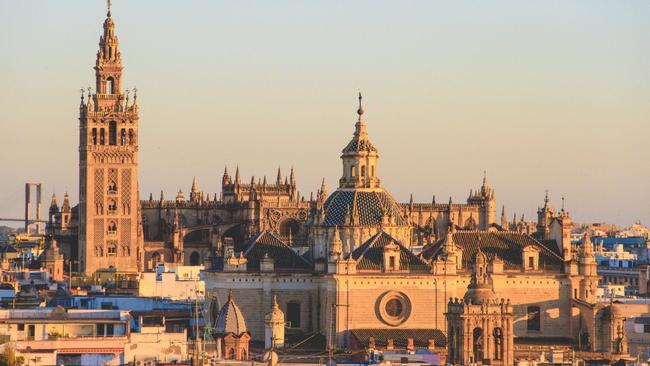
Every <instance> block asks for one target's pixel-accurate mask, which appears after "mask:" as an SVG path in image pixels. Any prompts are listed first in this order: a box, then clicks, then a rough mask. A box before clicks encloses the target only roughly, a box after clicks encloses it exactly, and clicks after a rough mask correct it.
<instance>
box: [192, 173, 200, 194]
mask: <svg viewBox="0 0 650 366" xmlns="http://www.w3.org/2000/svg"><path fill="white" fill-rule="evenodd" d="M198 191H199V181H198V179H196V175H195V176H194V180H193V181H192V193H196V192H198Z"/></svg>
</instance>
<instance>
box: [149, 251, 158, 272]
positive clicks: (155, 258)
mask: <svg viewBox="0 0 650 366" xmlns="http://www.w3.org/2000/svg"><path fill="white" fill-rule="evenodd" d="M158 263H160V253H158V252H153V254H152V255H151V265H152V266H153V268H155V267H157V266H158Z"/></svg>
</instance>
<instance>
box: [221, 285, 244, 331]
mask: <svg viewBox="0 0 650 366" xmlns="http://www.w3.org/2000/svg"><path fill="white" fill-rule="evenodd" d="M214 331H215V334H216V335H225V334H229V333H232V334H235V335H237V336H240V335H242V334H244V333H247V332H248V330H247V329H246V321H245V320H244V316H243V315H242V312H241V310H239V306H237V304H236V303H235V297H234V296H233V293H232V290H230V294H229V295H228V301H227V302H226V303H225V304H224V305H223V307H222V308H221V310H219V315H218V316H217V320H216V321H215V322H214Z"/></svg>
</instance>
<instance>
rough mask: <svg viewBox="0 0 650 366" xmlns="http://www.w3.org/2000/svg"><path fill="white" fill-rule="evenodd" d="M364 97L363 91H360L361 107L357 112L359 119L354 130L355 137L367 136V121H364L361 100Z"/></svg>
mask: <svg viewBox="0 0 650 366" xmlns="http://www.w3.org/2000/svg"><path fill="white" fill-rule="evenodd" d="M362 99H363V97H362V96H361V92H359V108H358V109H357V114H358V115H359V119H358V120H357V123H356V124H355V126H354V127H355V131H354V136H355V137H361V138H365V137H366V136H367V135H366V123H365V122H364V121H363V118H362V117H361V116H363V106H362V105H361V100H362Z"/></svg>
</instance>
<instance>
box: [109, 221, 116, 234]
mask: <svg viewBox="0 0 650 366" xmlns="http://www.w3.org/2000/svg"><path fill="white" fill-rule="evenodd" d="M115 232H117V223H116V222H115V221H110V222H109V223H108V233H109V234H111V233H113V234H114V233H115Z"/></svg>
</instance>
